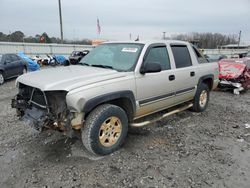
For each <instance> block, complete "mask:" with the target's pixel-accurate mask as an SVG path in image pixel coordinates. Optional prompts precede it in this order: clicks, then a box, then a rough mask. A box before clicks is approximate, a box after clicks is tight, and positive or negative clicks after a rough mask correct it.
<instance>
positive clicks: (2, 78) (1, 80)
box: [0, 72, 4, 85]
mask: <svg viewBox="0 0 250 188" xmlns="http://www.w3.org/2000/svg"><path fill="white" fill-rule="evenodd" d="M3 83H4V77H3V72H0V85H2V84H3Z"/></svg>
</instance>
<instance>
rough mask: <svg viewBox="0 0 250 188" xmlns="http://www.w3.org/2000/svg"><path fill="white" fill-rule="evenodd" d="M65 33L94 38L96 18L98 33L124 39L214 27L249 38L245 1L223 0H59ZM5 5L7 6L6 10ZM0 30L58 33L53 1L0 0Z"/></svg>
mask: <svg viewBox="0 0 250 188" xmlns="http://www.w3.org/2000/svg"><path fill="white" fill-rule="evenodd" d="M61 2H62V12H63V28H64V35H65V37H66V38H69V39H72V38H96V37H98V36H97V32H96V19H97V17H99V19H100V24H101V27H102V33H101V37H103V38H110V39H128V36H129V33H132V35H134V36H137V35H138V34H140V36H141V37H143V38H145V39H150V38H151V39H152V38H158V37H161V36H162V32H163V31H166V32H167V35H171V34H172V33H182V32H183V33H188V32H220V33H225V34H237V33H238V32H239V31H240V30H242V36H243V40H245V41H249V42H250V24H248V22H249V21H248V19H249V18H250V1H249V0H241V1H228V0H219V1H218V0H209V1H208V0H206V1H200V0H189V1H180V0H154V1H153V0H152V1H145V0H136V1H134V0H126V1H124V0H105V1H103V0H88V1H87V0H86V1H81V0H74V1H70V0H61ZM10 10H11V11H10ZM0 23H1V26H0V30H1V31H3V32H7V33H8V32H9V31H14V30H21V31H24V33H25V34H26V35H34V34H37V33H42V32H44V31H46V32H47V33H48V34H49V35H51V36H57V37H59V36H60V30H59V15H58V1H57V0H53V1H52V0H46V1H35V0H25V1H20V0H0Z"/></svg>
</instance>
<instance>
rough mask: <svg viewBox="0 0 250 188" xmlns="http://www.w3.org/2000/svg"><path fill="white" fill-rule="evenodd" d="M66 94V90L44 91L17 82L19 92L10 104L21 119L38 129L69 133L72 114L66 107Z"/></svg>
mask: <svg viewBox="0 0 250 188" xmlns="http://www.w3.org/2000/svg"><path fill="white" fill-rule="evenodd" d="M66 94H67V92H66V91H45V92H44V91H41V90H40V89H38V88H34V87H30V86H27V85H24V84H22V83H19V92H18V94H17V95H16V97H15V98H14V99H12V103H11V106H12V108H16V110H17V116H18V117H19V118H20V119H21V120H23V121H25V122H26V123H28V124H29V125H31V126H32V127H34V128H35V129H37V130H39V131H43V130H46V129H53V130H58V131H61V132H64V133H65V134H70V133H71V132H72V126H71V121H72V120H73V119H74V115H73V114H72V113H70V111H69V110H68V109H67V104H66ZM78 124H79V123H78Z"/></svg>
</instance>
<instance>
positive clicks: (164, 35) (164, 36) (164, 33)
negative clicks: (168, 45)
mask: <svg viewBox="0 0 250 188" xmlns="http://www.w3.org/2000/svg"><path fill="white" fill-rule="evenodd" d="M162 33H163V40H166V32H165V31H164V32H162Z"/></svg>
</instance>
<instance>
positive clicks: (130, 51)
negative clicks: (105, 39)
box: [80, 43, 143, 71]
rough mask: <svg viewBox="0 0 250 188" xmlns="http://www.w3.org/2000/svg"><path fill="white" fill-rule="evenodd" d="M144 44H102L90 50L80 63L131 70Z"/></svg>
mask: <svg viewBox="0 0 250 188" xmlns="http://www.w3.org/2000/svg"><path fill="white" fill-rule="evenodd" d="M142 47H143V45H142V44H131V43H110V44H101V45H99V46H97V47H96V48H94V49H93V50H91V51H90V53H89V54H88V55H86V56H85V57H84V58H83V59H82V60H81V61H80V64H83V65H89V66H96V67H102V68H111V69H114V70H117V71H131V70H133V69H134V67H135V63H136V61H137V59H138V57H139V55H140V52H141V50H142Z"/></svg>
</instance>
